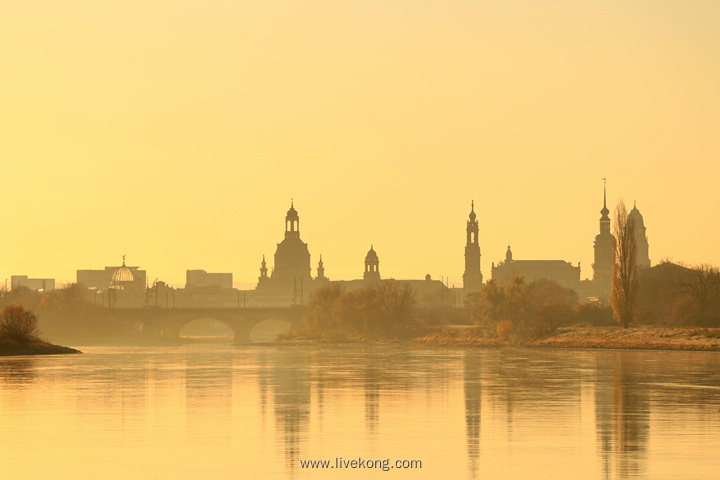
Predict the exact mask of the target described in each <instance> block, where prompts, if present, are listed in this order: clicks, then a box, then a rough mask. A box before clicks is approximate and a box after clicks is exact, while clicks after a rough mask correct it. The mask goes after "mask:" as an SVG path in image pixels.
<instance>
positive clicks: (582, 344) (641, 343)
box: [277, 326, 720, 351]
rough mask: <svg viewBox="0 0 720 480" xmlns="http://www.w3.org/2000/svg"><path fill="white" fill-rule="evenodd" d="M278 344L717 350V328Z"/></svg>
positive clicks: (457, 333) (313, 338) (309, 339)
mask: <svg viewBox="0 0 720 480" xmlns="http://www.w3.org/2000/svg"><path fill="white" fill-rule="evenodd" d="M277 342H278V343H375V344H388V343H399V344H408V345H418V346H419V345H423V346H439V347H442V346H448V347H518V346H525V347H537V348H580V349H630V350H686V351H720V329H717V328H715V329H712V328H711V329H706V328H670V327H660V326H638V327H631V328H627V329H625V328H622V327H620V326H609V327H594V326H570V327H562V328H558V329H557V330H556V331H555V332H554V333H552V334H551V335H547V336H545V337H542V338H532V339H518V338H512V337H510V338H506V339H503V338H500V337H498V336H497V335H496V334H495V332H494V331H492V330H481V329H478V328H476V327H471V326H450V327H440V328H437V329H434V330H433V331H431V332H429V333H427V334H425V335H422V336H415V337H412V338H403V339H400V338H384V337H377V336H370V335H341V334H331V335H318V334H315V335H309V334H308V333H307V332H302V331H300V332H296V333H293V332H286V333H285V334H283V335H281V336H280V337H278V339H277Z"/></svg>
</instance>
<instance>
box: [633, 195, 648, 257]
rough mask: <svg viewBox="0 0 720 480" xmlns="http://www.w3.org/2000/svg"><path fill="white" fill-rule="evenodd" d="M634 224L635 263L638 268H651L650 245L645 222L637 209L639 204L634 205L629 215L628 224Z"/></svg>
mask: <svg viewBox="0 0 720 480" xmlns="http://www.w3.org/2000/svg"><path fill="white" fill-rule="evenodd" d="M630 222H632V223H633V225H634V226H635V231H634V232H633V233H634V234H635V235H634V236H635V263H636V264H637V266H638V268H650V256H649V253H648V249H649V245H648V239H647V234H646V232H645V221H644V220H643V216H642V214H641V213H640V210H638V209H637V204H635V205H633V209H632V210H630V213H629V214H628V223H630Z"/></svg>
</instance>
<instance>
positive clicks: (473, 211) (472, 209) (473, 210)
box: [470, 200, 477, 222]
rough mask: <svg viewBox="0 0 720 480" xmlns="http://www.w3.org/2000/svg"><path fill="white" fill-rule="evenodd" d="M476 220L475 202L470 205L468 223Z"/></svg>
mask: <svg viewBox="0 0 720 480" xmlns="http://www.w3.org/2000/svg"><path fill="white" fill-rule="evenodd" d="M476 218H477V215H475V201H474V200H473V202H472V203H471V204H470V221H471V222H474V221H475V219H476Z"/></svg>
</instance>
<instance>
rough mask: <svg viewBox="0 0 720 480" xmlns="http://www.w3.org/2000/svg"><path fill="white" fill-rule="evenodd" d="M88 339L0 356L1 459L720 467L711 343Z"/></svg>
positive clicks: (636, 469) (518, 473) (284, 472)
mask: <svg viewBox="0 0 720 480" xmlns="http://www.w3.org/2000/svg"><path fill="white" fill-rule="evenodd" d="M87 350H88V351H87V353H86V354H85V355H77V356H58V357H51V358H50V357H49V358H41V357H33V358H28V357H23V358H13V359H0V423H1V425H0V427H2V431H3V432H4V437H3V439H2V440H0V449H2V451H3V452H4V457H5V458H8V459H10V460H9V461H8V465H7V471H8V472H9V473H12V474H13V475H14V476H16V477H21V476H26V477H29V476H33V475H41V474H47V473H48V472H51V471H56V470H57V471H58V472H61V473H60V474H59V476H60V477H61V478H62V477H64V476H67V477H68V478H71V477H73V478H77V477H78V476H85V475H98V474H100V473H102V472H104V471H113V469H116V470H115V471H118V472H120V471H122V472H123V475H122V477H126V476H127V475H129V474H132V475H134V476H137V477H138V478H152V477H157V476H162V477H166V476H167V475H172V476H174V477H177V478H190V477H191V476H193V475H195V474H197V472H204V473H205V474H206V475H209V476H211V477H213V478H237V475H236V474H237V473H238V472H243V473H244V474H247V475H251V476H252V475H263V476H265V477H277V476H286V477H287V476H289V477H297V478H311V477H312V478H315V477H318V476H320V477H325V476H326V475H327V474H329V473H330V471H327V472H320V471H315V472H310V471H308V470H302V469H300V468H299V462H300V460H304V459H329V460H332V461H333V462H334V458H335V457H343V458H345V459H350V458H357V457H363V458H390V459H420V460H422V461H423V468H422V469H421V470H415V471H412V472H410V471H402V472H400V471H396V472H395V473H394V475H400V476H402V477H403V478H405V476H406V475H407V476H408V477H407V478H409V476H410V475H411V476H412V477H413V478H437V475H438V474H440V473H442V474H443V476H448V475H449V476H451V477H453V478H466V477H467V478H490V477H495V478H529V477H533V478H549V477H553V478H579V477H582V478H597V479H604V478H653V479H654V478H672V477H673V476H678V478H681V474H682V472H685V473H687V471H688V470H687V469H688V467H689V466H692V470H691V471H692V473H693V478H713V476H714V474H715V469H714V467H713V465H714V459H715V458H716V457H715V452H716V451H717V448H718V447H720V438H718V435H717V434H716V432H717V431H718V427H720V406H719V405H718V402H717V398H718V393H719V392H720V376H719V375H718V373H717V372H718V366H719V365H718V364H719V363H720V357H718V356H717V355H716V354H708V353H683V352H628V351H598V352H592V351H570V350H523V349H518V350H512V349H491V350H473V349H466V350H454V349H416V350H408V349H404V348H401V347H397V346H385V347H384V346H368V347H363V346H332V347H330V346H303V347H262V348H257V347H234V346H231V345H201V346H187V347H181V348H166V349H162V348H156V349H150V348H91V349H87ZM38 452H40V453H39V455H40V457H41V458H42V459H43V461H42V462H38V461H36V460H37V459H36V455H38ZM31 459H35V460H33V461H30V460H31ZM49 465H53V466H57V469H56V468H55V467H54V468H53V469H49V467H48V466H49ZM59 467H63V468H62V469H61V468H59ZM193 472H194V473H193ZM338 473H339V472H337V471H336V472H335V474H336V475H335V476H334V477H333V478H337V474H338ZM343 473H345V475H350V474H351V473H348V472H343ZM354 473H359V472H354ZM372 473H374V472H372ZM365 474H370V472H365ZM119 478H120V477H119ZM328 478H329V477H328Z"/></svg>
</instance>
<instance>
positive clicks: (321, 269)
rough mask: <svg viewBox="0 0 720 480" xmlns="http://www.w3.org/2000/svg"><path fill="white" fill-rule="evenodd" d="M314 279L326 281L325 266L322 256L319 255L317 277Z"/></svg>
mask: <svg viewBox="0 0 720 480" xmlns="http://www.w3.org/2000/svg"><path fill="white" fill-rule="evenodd" d="M316 278H317V279H326V277H325V265H324V264H323V261H322V254H320V261H319V262H318V267H317V277H316Z"/></svg>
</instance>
